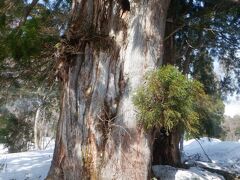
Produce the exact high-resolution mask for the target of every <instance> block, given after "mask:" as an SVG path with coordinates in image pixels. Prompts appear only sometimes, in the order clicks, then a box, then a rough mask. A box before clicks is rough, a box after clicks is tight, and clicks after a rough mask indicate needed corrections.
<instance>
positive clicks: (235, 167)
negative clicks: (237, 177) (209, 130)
mask: <svg viewBox="0 0 240 180" xmlns="http://www.w3.org/2000/svg"><path fill="white" fill-rule="evenodd" d="M198 142H199V143H201V145H202V147H203V149H204V151H205V152H206V154H207V155H208V156H209V158H210V159H211V160H212V162H213V163H209V165H212V166H213V165H216V166H219V167H220V166H221V167H225V168H228V169H230V170H231V171H235V172H238V173H240V142H239V141H238V142H233V141H221V140H219V139H210V141H209V139H208V138H201V139H200V140H199V141H196V140H189V141H187V142H185V143H184V151H185V154H186V155H187V156H188V157H190V158H191V157H192V158H193V159H194V158H195V160H199V161H206V162H208V158H207V156H206V155H205V153H204V151H203V150H202V148H201V147H200V144H199V143H198ZM205 164H206V163H205Z"/></svg>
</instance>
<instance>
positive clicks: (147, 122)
mask: <svg viewBox="0 0 240 180" xmlns="http://www.w3.org/2000/svg"><path fill="white" fill-rule="evenodd" d="M133 103H134V105H135V106H136V107H137V109H138V119H139V122H140V124H142V125H143V126H144V127H145V129H146V130H150V129H153V128H165V129H166V130H167V132H171V130H172V129H173V128H174V127H176V126H178V128H181V129H184V130H186V131H187V132H188V133H189V134H191V135H193V136H195V137H196V136H199V135H200V134H204V133H205V134H208V131H207V130H206V129H207V127H205V124H207V122H208V121H211V119H206V117H208V116H210V115H211V114H212V112H213V111H214V113H215V109H214V105H213V102H212V101H211V98H210V96H208V95H207V94H206V93H205V92H204V88H203V85H202V84H201V83H200V82H199V81H196V80H192V79H188V78H187V77H186V76H184V75H183V74H182V73H181V72H180V71H179V70H178V69H177V68H175V67H173V66H170V65H168V66H164V67H162V68H160V69H158V70H154V71H152V72H150V73H149V74H148V75H147V76H146V83H145V84H144V85H142V86H141V87H139V89H138V90H137V92H136V94H135V95H134V97H133Z"/></svg>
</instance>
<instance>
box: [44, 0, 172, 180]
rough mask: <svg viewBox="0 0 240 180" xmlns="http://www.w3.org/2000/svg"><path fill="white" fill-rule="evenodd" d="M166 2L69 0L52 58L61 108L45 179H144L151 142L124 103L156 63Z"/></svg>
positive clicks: (157, 62)
mask: <svg viewBox="0 0 240 180" xmlns="http://www.w3.org/2000/svg"><path fill="white" fill-rule="evenodd" d="M169 2H170V0H151V1H147V0H132V1H130V6H131V11H130V12H125V13H124V16H121V6H120V5H119V4H118V3H117V1H113V0H108V1H103V0H94V1H93V0H78V1H77V0H73V3H72V16H71V20H70V23H69V29H68V31H67V33H66V39H64V40H63V42H62V46H61V47H60V48H59V50H58V52H57V61H58V67H57V69H58V75H59V77H60V78H61V80H62V103H61V113H60V118H59V123H58V130H57V138H56V145H55V151H54V156H53V161H52V165H51V168H50V171H49V174H48V177H47V179H73V180H75V179H76V180H78V179H147V178H149V175H150V167H151V150H152V148H151V147H152V141H153V140H152V136H151V134H146V133H145V132H144V131H143V129H142V128H141V127H139V126H138V124H137V119H136V111H135V108H134V106H133V104H132V95H133V93H134V92H135V90H136V88H137V87H138V86H139V84H140V83H142V81H143V77H144V74H145V73H146V72H147V71H149V70H151V69H154V68H156V67H157V66H159V65H160V64H161V62H162V51H163V44H162V43H163V37H164V29H165V19H166V15H167V9H168V5H169Z"/></svg>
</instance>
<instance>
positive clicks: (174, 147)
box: [152, 3, 183, 167]
mask: <svg viewBox="0 0 240 180" xmlns="http://www.w3.org/2000/svg"><path fill="white" fill-rule="evenodd" d="M174 6H175V4H174V3H171V5H170V8H173V9H174V8H175V7H174ZM170 10H172V9H170ZM169 13H170V14H168V16H167V21H166V28H165V38H164V55H163V65H167V64H170V65H176V53H175V52H176V48H175V33H176V32H177V30H178V29H180V27H177V26H176V24H178V23H177V22H176V17H175V14H171V12H169ZM182 135H183V130H182V129H181V128H179V126H177V127H175V128H173V129H172V131H171V132H169V133H168V134H166V131H165V130H164V127H163V128H162V129H160V130H158V131H157V133H156V136H155V138H154V139H155V141H154V144H153V160H152V163H153V165H157V164H162V165H171V166H175V167H179V166H181V154H180V147H179V145H180V141H181V137H182Z"/></svg>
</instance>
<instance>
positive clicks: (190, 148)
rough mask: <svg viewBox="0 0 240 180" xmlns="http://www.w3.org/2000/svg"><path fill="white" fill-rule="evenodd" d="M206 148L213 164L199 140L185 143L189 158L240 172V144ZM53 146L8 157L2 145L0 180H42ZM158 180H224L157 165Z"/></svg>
mask: <svg viewBox="0 0 240 180" xmlns="http://www.w3.org/2000/svg"><path fill="white" fill-rule="evenodd" d="M199 142H200V143H201V145H202V147H203V149H204V150H205V152H206V153H207V155H208V156H209V157H210V159H211V160H212V161H213V163H208V162H207V161H208V159H207V158H206V155H205V154H204V152H203V150H202V148H201V146H200V145H199V143H198V142H197V141H196V140H189V141H186V142H184V151H185V154H186V157H187V158H188V159H192V160H199V161H202V162H201V163H203V164H205V166H211V167H213V166H214V167H216V168H219V169H220V168H224V167H225V168H227V169H230V170H233V171H235V172H240V142H230V141H223V142H222V141H220V140H218V139H211V141H209V140H208V138H202V139H200V140H199ZM53 147H54V143H51V144H50V146H48V148H47V149H46V150H41V151H39V150H31V151H28V152H22V153H12V154H7V151H6V149H4V148H3V146H2V145H0V180H10V179H11V180H13V179H14V180H42V179H44V178H45V177H46V175H47V172H48V170H49V167H50V163H51V160H52V153H53ZM153 171H154V172H155V175H156V177H161V180H173V179H177V180H187V179H189V180H191V179H200V180H208V179H209V180H210V179H211V180H221V179H223V177H222V176H220V175H217V174H215V173H210V172H208V171H206V170H204V169H202V168H199V167H191V168H190V169H187V170H186V169H176V168H173V167H171V166H154V167H153Z"/></svg>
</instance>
